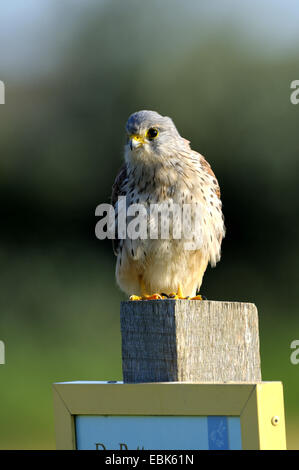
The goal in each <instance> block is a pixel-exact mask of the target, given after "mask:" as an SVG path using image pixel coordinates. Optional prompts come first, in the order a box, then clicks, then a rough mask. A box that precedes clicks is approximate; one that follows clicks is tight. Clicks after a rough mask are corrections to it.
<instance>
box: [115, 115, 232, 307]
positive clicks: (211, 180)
mask: <svg viewBox="0 0 299 470" xmlns="http://www.w3.org/2000/svg"><path fill="white" fill-rule="evenodd" d="M126 134H127V143H126V145H125V152H124V157H125V163H124V164H123V166H122V168H121V169H120V172H119V174H118V176H117V177H116V179H115V182H114V185H113V188H112V205H113V206H114V209H115V219H116V223H117V219H118V217H119V202H118V200H119V197H120V196H125V197H126V207H127V208H128V207H129V206H130V205H132V204H139V205H141V206H142V208H144V209H145V211H146V214H147V215H146V224H147V228H148V232H149V230H150V227H151V226H152V225H153V224H155V223H156V220H153V215H152V213H151V210H150V208H151V205H153V204H161V203H162V204H165V205H166V207H168V208H170V209H171V208H172V207H179V208H181V209H182V213H183V206H184V205H185V206H186V205H189V207H192V210H191V214H192V221H194V214H195V212H194V210H195V209H194V208H197V209H199V213H200V218H199V225H197V229H196V230H197V233H195V235H198V239H199V240H200V243H199V244H197V245H196V246H195V248H194V249H190V248H189V249H186V236H182V237H181V238H176V237H174V236H173V234H172V233H171V231H170V236H169V237H168V238H167V239H163V238H162V237H161V236H159V237H158V238H155V239H152V238H151V237H150V236H148V237H146V238H143V239H142V238H137V239H131V238H129V237H120V236H119V234H118V235H116V239H115V240H114V243H113V245H114V252H115V254H116V256H117V262H116V280H117V283H118V285H119V287H120V288H121V289H122V290H123V291H124V292H126V293H127V294H128V295H130V296H131V297H130V298H131V299H132V300H140V299H161V298H165V297H166V298H167V297H174V298H195V299H200V298H201V297H200V296H199V295H198V296H197V295H196V294H197V293H198V291H199V288H200V286H201V284H202V279H203V275H204V273H205V270H206V268H207V265H208V263H210V264H211V266H215V265H216V263H217V262H218V261H219V260H220V254H221V242H222V239H223V237H224V235H225V227H224V219H223V214H222V204H221V200H220V189H219V185H218V182H217V179H216V177H215V175H214V173H213V171H212V169H211V167H210V165H209V163H208V162H207V161H206V160H205V158H204V157H203V156H202V155H200V154H199V153H198V152H195V151H194V150H192V149H191V147H190V142H189V141H188V140H186V139H184V138H183V137H181V136H180V134H179V132H178V131H177V129H176V126H175V125H174V123H173V121H172V120H171V119H170V118H169V117H167V116H161V115H160V114H158V113H157V112H155V111H139V112H136V113H134V114H132V115H131V116H130V117H129V119H128V121H127V124H126ZM129 220H130V218H127V219H126V223H127V224H128V223H129ZM170 226H171V227H173V226H174V219H172V221H171V222H170ZM159 234H161V230H160V229H159ZM187 238H188V237H187ZM189 238H190V237H189ZM189 238H188V239H189ZM193 240H194V234H193ZM133 294H134V295H133Z"/></svg>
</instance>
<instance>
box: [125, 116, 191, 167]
mask: <svg viewBox="0 0 299 470" xmlns="http://www.w3.org/2000/svg"><path fill="white" fill-rule="evenodd" d="M126 133H127V143H126V147H125V158H126V160H127V162H129V163H134V164H135V165H138V163H143V164H145V163H149V164H153V163H158V162H159V161H160V162H161V161H163V160H165V159H167V158H169V157H170V156H171V155H173V153H174V152H176V151H178V149H179V148H180V147H181V146H182V144H184V145H186V140H185V139H183V138H182V137H181V136H180V134H179V133H178V131H177V128H176V127H175V125H174V123H173V121H172V119H170V118H169V117H167V116H161V115H160V114H159V113H157V112H155V111H138V112H136V113H133V114H131V116H130V117H129V119H128V121H127V124H126Z"/></svg>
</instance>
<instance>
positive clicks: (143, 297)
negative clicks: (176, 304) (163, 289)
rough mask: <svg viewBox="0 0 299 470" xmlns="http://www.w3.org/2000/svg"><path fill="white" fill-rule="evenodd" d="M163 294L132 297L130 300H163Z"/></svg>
mask: <svg viewBox="0 0 299 470" xmlns="http://www.w3.org/2000/svg"><path fill="white" fill-rule="evenodd" d="M162 299H163V297H162V294H152V295H147V294H145V295H141V296H140V295H131V296H130V300H162Z"/></svg>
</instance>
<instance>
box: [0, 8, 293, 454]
mask: <svg viewBox="0 0 299 470" xmlns="http://www.w3.org/2000/svg"><path fill="white" fill-rule="evenodd" d="M174 4H175V5H176V8H168V7H169V2H168V1H167V2H165V5H164V6H163V5H162V4H161V3H159V4H158V3H157V2H149V3H148V4H144V3H143V4H142V5H141V2H133V1H130V2H121V1H114V2H103V3H101V4H100V5H98V6H95V5H94V6H93V8H91V9H90V10H88V11H87V12H86V14H84V15H83V14H82V16H81V17H80V18H79V19H77V21H76V23H75V24H73V25H72V28H70V30H69V32H68V34H66V37H67V42H66V43H65V44H64V49H63V53H62V59H61V58H60V59H59V60H58V55H59V54H58V51H57V63H56V66H55V69H54V70H53V72H52V73H51V74H49V76H48V77H46V76H44V77H37V76H36V77H35V76H34V74H33V76H32V79H31V80H27V81H26V82H25V83H23V82H22V80H21V77H20V78H19V80H17V79H16V78H15V79H14V80H11V81H8V82H7V81H6V76H5V74H6V73H7V76H9V73H8V72H6V71H5V70H4V71H3V76H1V77H0V79H1V80H3V81H4V82H5V83H6V93H7V97H6V102H7V103H6V104H5V106H1V107H0V119H1V126H0V155H1V157H0V197H1V201H2V205H1V212H2V218H1V219H2V224H1V231H0V239H1V248H0V263H1V268H2V280H1V284H0V312H1V316H0V339H1V340H3V341H4V342H5V344H6V365H5V366H0V381H1V386H0V403H1V407H0V423H1V425H0V447H1V448H3V449H8V448H16V449H18V448H32V449H37V448H54V446H55V440H54V429H53V406H52V391H51V384H52V383H53V382H55V381H65V380H79V379H82V380H84V379H85V380H95V379H98V380H106V379H107V380H113V379H121V358H120V333H119V316H118V315H119V302H120V300H121V299H123V298H124V297H123V295H122V294H121V293H120V292H119V290H118V288H117V287H116V284H115V280H114V257H113V255H112V253H111V247H110V243H108V242H100V241H99V240H97V239H96V238H95V235H94V226H95V223H96V220H95V216H94V211H95V207H96V206H97V205H98V204H99V203H101V202H107V201H108V200H109V197H110V191H111V185H112V183H113V180H114V177H115V175H116V172H117V170H118V168H119V166H120V165H121V161H122V146H123V141H124V137H123V129H124V124H125V122H126V119H127V117H128V115H129V114H130V113H132V112H134V111H136V110H140V109H154V110H157V111H158V112H160V113H162V114H167V115H169V116H171V117H172V118H173V120H174V122H175V123H176V125H177V127H178V130H179V131H180V133H181V134H182V135H183V136H184V137H185V138H187V139H189V140H191V144H192V147H193V148H194V149H196V150H198V151H200V152H201V153H202V154H203V155H205V156H206V158H207V159H208V161H209V162H210V163H211V165H212V167H213V169H214V171H215V173H216V175H217V177H218V179H219V182H220V185H221V188H222V198H223V203H224V213H225V220H226V226H227V236H226V238H225V240H224V243H223V257H222V261H221V263H220V264H219V265H218V266H217V268H216V269H214V270H211V269H209V270H208V272H207V274H206V276H205V279H204V284H203V293H204V294H205V295H206V296H207V297H208V298H210V299H224V300H240V301H251V302H254V303H256V305H257V307H258V309H259V316H260V330H261V353H262V372H263V378H264V379H265V380H282V381H283V382H284V392H285V407H286V418H287V426H288V444H289V447H292V448H299V429H298V425H299V404H298V401H297V391H298V374H299V366H294V365H291V363H290V359H289V357H290V353H291V350H290V343H291V341H292V340H293V339H299V318H298V306H297V303H298V299H297V297H298V287H297V286H298V282H299V274H298V260H299V253H298V230H299V222H298V217H297V215H298V210H299V198H298V195H297V191H298V183H299V181H298V147H299V140H298V124H299V106H298V107H296V106H294V105H291V103H290V99H289V96H290V88H289V87H290V82H291V81H292V80H294V79H298V78H299V62H298V54H295V53H294V52H290V53H289V54H285V55H284V56H282V55H281V54H277V55H276V54H275V47H274V46H273V47H274V50H273V51H272V54H271V55H267V53H266V51H264V52H263V48H262V47H261V48H260V49H257V48H255V47H253V45H252V44H250V42H248V41H247V42H246V41H245V39H244V37H243V35H242V31H240V29H238V28H237V27H236V25H234V24H233V22H232V23H231V24H225V25H222V26H217V27H216V26H215V25H212V26H211V24H210V23H209V21H208V20H207V18H206V16H205V14H204V11H203V12H201V11H200V9H196V15H194V14H192V10H191V9H190V10H187V9H184V8H183V6H182V4H181V3H179V2H174ZM132 12H134V14H132ZM63 13H64V14H67V11H66V12H63ZM58 14H61V10H57V15H58ZM53 35H55V30H54V29H53ZM60 52H61V51H60ZM54 54H55V51H54ZM40 60H42V61H43V60H44V61H47V57H42V58H40ZM1 73H2V72H1Z"/></svg>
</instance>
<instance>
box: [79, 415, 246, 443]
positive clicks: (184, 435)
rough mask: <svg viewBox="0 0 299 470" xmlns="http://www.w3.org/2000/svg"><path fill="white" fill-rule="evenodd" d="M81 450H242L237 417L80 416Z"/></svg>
mask: <svg viewBox="0 0 299 470" xmlns="http://www.w3.org/2000/svg"><path fill="white" fill-rule="evenodd" d="M75 425H76V441H77V449H79V450H88V449H95V450H105V449H107V450H119V449H123V450H126V449H129V450H133V449H149V450H190V449H192V450H209V449H213V450H217V449H219V450H223V449H233V450H238V449H241V448H242V444H241V428H240V418H239V417H237V416H228V417H227V416H85V415H82V416H76V420H75Z"/></svg>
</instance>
